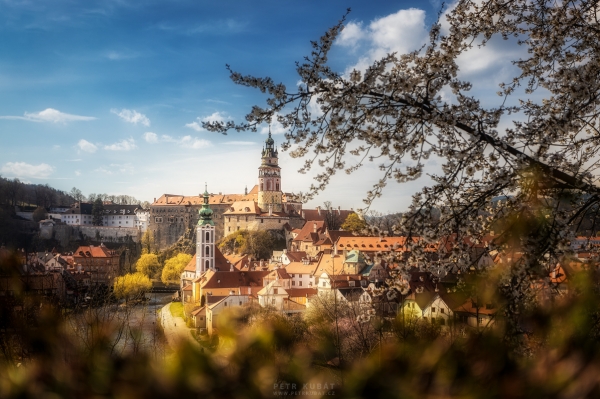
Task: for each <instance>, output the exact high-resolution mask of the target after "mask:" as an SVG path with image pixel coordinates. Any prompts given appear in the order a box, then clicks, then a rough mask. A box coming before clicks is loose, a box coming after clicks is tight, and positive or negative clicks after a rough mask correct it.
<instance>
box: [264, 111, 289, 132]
mask: <svg viewBox="0 0 600 399" xmlns="http://www.w3.org/2000/svg"><path fill="white" fill-rule="evenodd" d="M278 115H279V114H278V113H275V114H274V115H273V116H272V117H271V125H270V127H269V126H263V127H262V128H261V129H260V134H268V133H269V130H271V134H273V135H277V134H284V133H285V132H286V131H287V129H286V128H284V127H283V125H282V124H281V123H280V122H279V121H278V120H277V116H278Z"/></svg>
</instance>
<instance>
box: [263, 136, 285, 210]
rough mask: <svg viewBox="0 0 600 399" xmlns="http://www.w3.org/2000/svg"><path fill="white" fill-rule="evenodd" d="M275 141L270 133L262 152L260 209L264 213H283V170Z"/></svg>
mask: <svg viewBox="0 0 600 399" xmlns="http://www.w3.org/2000/svg"><path fill="white" fill-rule="evenodd" d="M274 144H275V141H274V140H273V138H272V137H271V132H269V138H267V140H266V141H265V147H264V148H263V151H262V160H261V163H260V166H259V167H258V207H259V208H260V210H261V211H262V212H281V211H282V210H283V207H282V192H281V168H280V167H279V165H278V163H279V159H278V158H277V156H278V154H277V148H275V146H274Z"/></svg>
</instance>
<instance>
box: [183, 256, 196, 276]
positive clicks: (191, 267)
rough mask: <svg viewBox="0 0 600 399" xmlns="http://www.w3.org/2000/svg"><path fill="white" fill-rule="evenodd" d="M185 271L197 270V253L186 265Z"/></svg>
mask: <svg viewBox="0 0 600 399" xmlns="http://www.w3.org/2000/svg"><path fill="white" fill-rule="evenodd" d="M183 271H184V272H195V271H196V255H195V254H194V256H192V259H190V261H189V262H188V264H187V265H185V268H184V269H183Z"/></svg>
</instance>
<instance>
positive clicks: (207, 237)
mask: <svg viewBox="0 0 600 399" xmlns="http://www.w3.org/2000/svg"><path fill="white" fill-rule="evenodd" d="M206 242H210V233H209V232H208V231H207V232H206Z"/></svg>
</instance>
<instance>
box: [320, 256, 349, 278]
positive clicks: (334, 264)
mask: <svg viewBox="0 0 600 399" xmlns="http://www.w3.org/2000/svg"><path fill="white" fill-rule="evenodd" d="M344 260H345V257H344V256H342V255H335V256H330V255H323V256H321V259H320V260H319V263H318V264H317V267H316V268H315V271H314V274H313V275H314V276H320V275H321V274H322V273H327V274H329V275H337V274H340V273H342V271H343V270H344Z"/></svg>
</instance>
